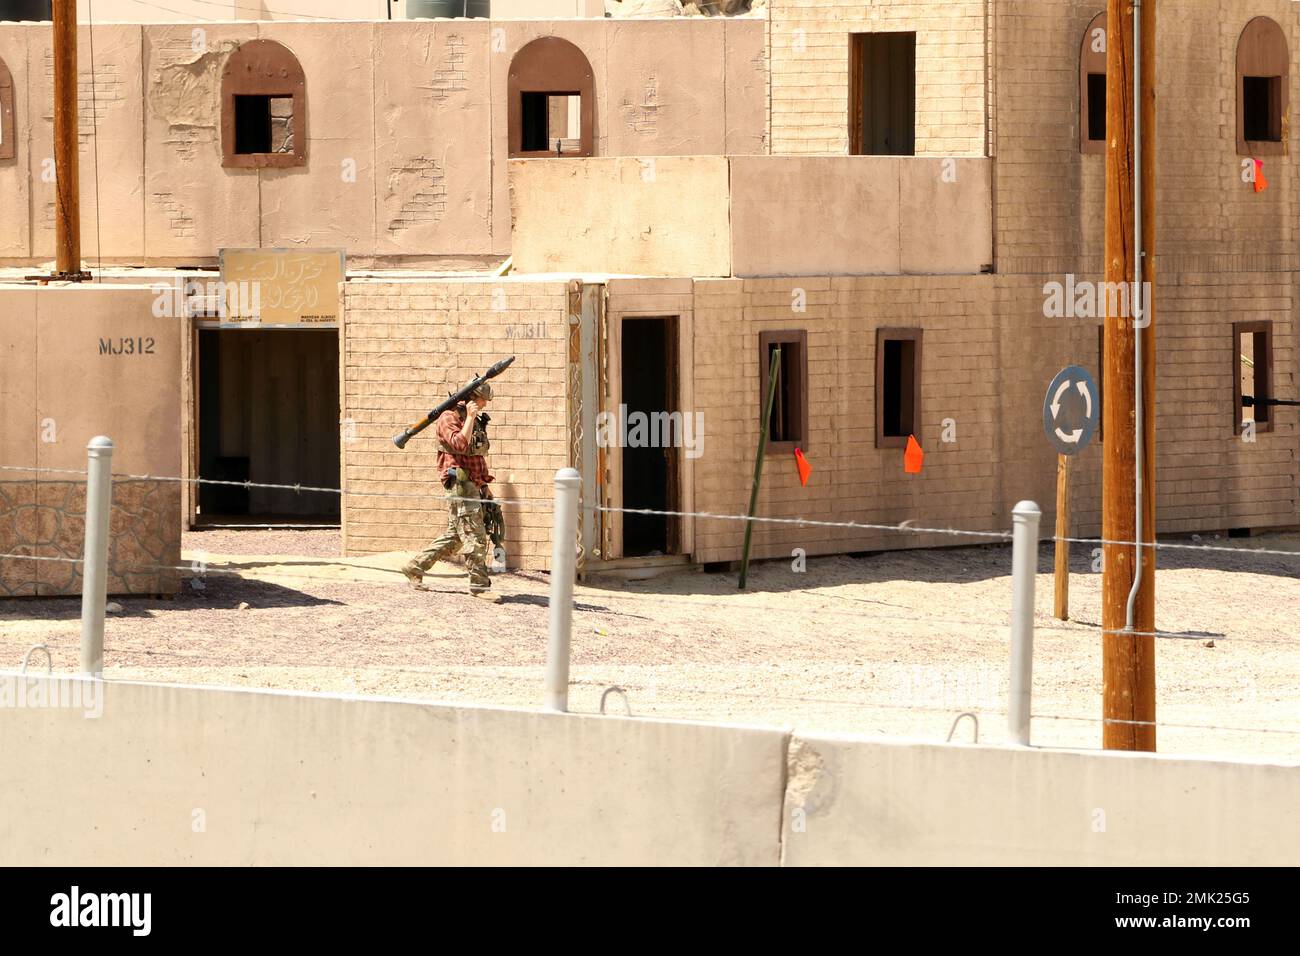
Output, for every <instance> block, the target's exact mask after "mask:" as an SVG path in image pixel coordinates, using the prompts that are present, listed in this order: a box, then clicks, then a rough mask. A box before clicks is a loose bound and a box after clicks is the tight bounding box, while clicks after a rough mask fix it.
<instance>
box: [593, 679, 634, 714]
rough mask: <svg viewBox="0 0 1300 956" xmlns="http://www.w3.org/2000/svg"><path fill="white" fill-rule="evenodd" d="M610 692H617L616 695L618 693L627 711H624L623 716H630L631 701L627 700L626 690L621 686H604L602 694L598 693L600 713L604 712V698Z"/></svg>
mask: <svg viewBox="0 0 1300 956" xmlns="http://www.w3.org/2000/svg"><path fill="white" fill-rule="evenodd" d="M610 694H618V695H620V696H621V697H622V698H623V707H624V708H625V709H626V710H627V713H626V714H625V715H624V716H625V717H631V716H632V702H631V701H629V700H628V699H627V691H625V690H624V689H623V688H621V687H618V686H615V687H606V688H605V693H603V694H601V695H600V712H601V714H604V713H605V700H606V698H608V697H609V695H610Z"/></svg>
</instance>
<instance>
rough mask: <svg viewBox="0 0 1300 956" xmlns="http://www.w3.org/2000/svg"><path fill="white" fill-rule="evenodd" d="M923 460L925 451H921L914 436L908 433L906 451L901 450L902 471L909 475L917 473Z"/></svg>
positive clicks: (919, 471)
mask: <svg viewBox="0 0 1300 956" xmlns="http://www.w3.org/2000/svg"><path fill="white" fill-rule="evenodd" d="M923 461H925V452H923V451H921V445H920V443H919V442H917V440H916V436H915V435H908V436H907V451H905V452H903V471H905V472H907V473H908V474H909V475H919V474H920V473H921V463H922V462H923Z"/></svg>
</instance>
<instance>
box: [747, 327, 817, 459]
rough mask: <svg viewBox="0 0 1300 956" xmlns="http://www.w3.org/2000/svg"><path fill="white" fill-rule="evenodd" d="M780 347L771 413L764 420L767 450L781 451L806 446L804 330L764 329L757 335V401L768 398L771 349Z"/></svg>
mask: <svg viewBox="0 0 1300 956" xmlns="http://www.w3.org/2000/svg"><path fill="white" fill-rule="evenodd" d="M778 346H780V348H781V359H780V364H779V365H778V373H777V382H776V392H775V394H774V395H773V397H772V414H771V416H770V417H769V418H768V423H767V441H768V451H773V450H776V451H784V450H790V451H793V449H794V448H795V447H796V446H797V447H799V448H804V449H805V450H806V446H805V444H804V443H805V442H806V441H807V432H808V386H807V371H808V355H807V349H806V346H807V333H805V332H764V333H762V334H761V335H760V336H759V354H760V355H761V356H762V366H761V368H760V369H759V372H760V374H759V390H758V391H759V401H760V402H766V401H767V385H768V376H769V373H770V372H771V368H772V353H773V352H775V351H776V349H777V347H778Z"/></svg>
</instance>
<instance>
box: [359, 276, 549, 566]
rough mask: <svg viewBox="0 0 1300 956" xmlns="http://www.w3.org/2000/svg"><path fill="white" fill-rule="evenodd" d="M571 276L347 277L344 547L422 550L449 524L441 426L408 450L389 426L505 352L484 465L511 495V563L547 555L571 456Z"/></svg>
mask: <svg viewBox="0 0 1300 956" xmlns="http://www.w3.org/2000/svg"><path fill="white" fill-rule="evenodd" d="M565 308H566V286H565V284H564V283H563V282H554V281H552V282H536V281H520V280H514V279H509V278H504V279H497V280H482V281H466V280H460V281H455V282H447V281H443V282H438V281H417V280H412V281H397V282H387V281H364V280H359V281H352V282H349V283H348V284H347V292H346V316H345V319H344V324H343V329H342V334H341V340H342V345H341V348H342V351H343V354H342V360H341V362H340V368H341V369H342V378H343V381H342V383H341V395H342V406H343V412H342V415H343V436H344V440H343V443H342V449H343V475H344V479H343V480H344V486H343V487H344V489H345V491H346V494H345V496H344V502H343V548H344V552H345V553H346V554H370V553H374V552H379V551H390V550H395V549H397V550H415V549H416V548H419V547H422V546H423V545H425V544H426V543H428V542H429V541H431V540H432V539H433V538H435V537H437V535H438V534H439V533H441V531H442V529H443V527H444V525H445V523H446V520H447V509H446V506H445V505H444V504H443V501H442V494H443V491H442V486H441V485H440V484H439V482H438V480H437V475H436V474H435V471H436V458H437V445H436V444H435V441H434V439H433V437H432V436H433V433H432V431H425V432H424V433H423V434H421V435H419V436H417V437H416V438H413V439H411V442H410V444H408V445H407V446H406V449H405V450H400V449H398V448H397V447H396V446H394V445H393V442H392V436H393V435H394V434H395V433H396V432H398V431H401V429H402V428H403V427H404V426H405V425H407V424H409V423H410V422H412V421H415V420H417V419H419V418H420V417H421V416H422V415H423V414H424V413H425V412H427V411H428V410H429V409H430V408H432V407H433V406H435V405H437V404H438V402H439V401H441V400H442V399H443V398H445V397H446V395H447V393H448V391H450V390H452V389H453V387H454V386H456V385H458V384H462V383H464V382H465V381H467V380H469V379H470V378H471V377H473V376H474V375H475V374H478V373H481V372H482V371H483V370H485V369H486V368H487V367H488V366H490V365H491V364H493V363H494V362H496V361H498V360H499V359H501V358H504V357H505V356H508V355H514V356H516V359H515V363H514V365H512V366H511V367H510V368H509V369H508V370H507V371H506V372H505V374H503V375H501V376H499V377H498V378H497V379H495V380H494V381H493V390H494V392H495V397H494V398H493V401H492V406H491V408H490V409H489V410H488V413H489V414H490V415H491V416H492V425H491V427H490V429H489V437H490V438H491V440H492V450H491V452H490V455H489V459H488V461H489V464H490V465H491V469H492V473H493V475H495V477H496V479H497V480H496V483H495V484H494V485H493V489H494V493H495V494H496V495H497V497H500V498H506V499H516V498H530V499H542V500H543V501H544V502H545V503H543V504H536V505H527V506H515V505H506V512H505V514H506V524H507V528H508V539H507V559H508V564H509V565H510V566H511V567H520V568H529V569H539V568H545V567H546V566H547V565H548V564H549V558H550V552H551V507H550V500H551V498H552V497H553V494H554V475H555V470H556V469H557V468H563V467H565V466H566V465H567V464H568V437H567V436H568V426H567V418H566V410H565V398H564V396H565V378H566V364H565V363H566V356H567V351H566V349H567V341H568V338H567V336H568V323H567V321H566V318H565Z"/></svg>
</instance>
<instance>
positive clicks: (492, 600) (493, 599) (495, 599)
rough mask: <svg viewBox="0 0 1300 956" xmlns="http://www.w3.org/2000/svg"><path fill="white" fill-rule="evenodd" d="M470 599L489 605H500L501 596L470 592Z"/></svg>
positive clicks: (493, 593) (488, 592)
mask: <svg viewBox="0 0 1300 956" xmlns="http://www.w3.org/2000/svg"><path fill="white" fill-rule="evenodd" d="M469 596H470V597H476V598H478V599H479V600H480V601H487V602H488V603H489V604H500V603H501V595H500V594H497V593H496V592H494V591H470V592H469Z"/></svg>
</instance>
